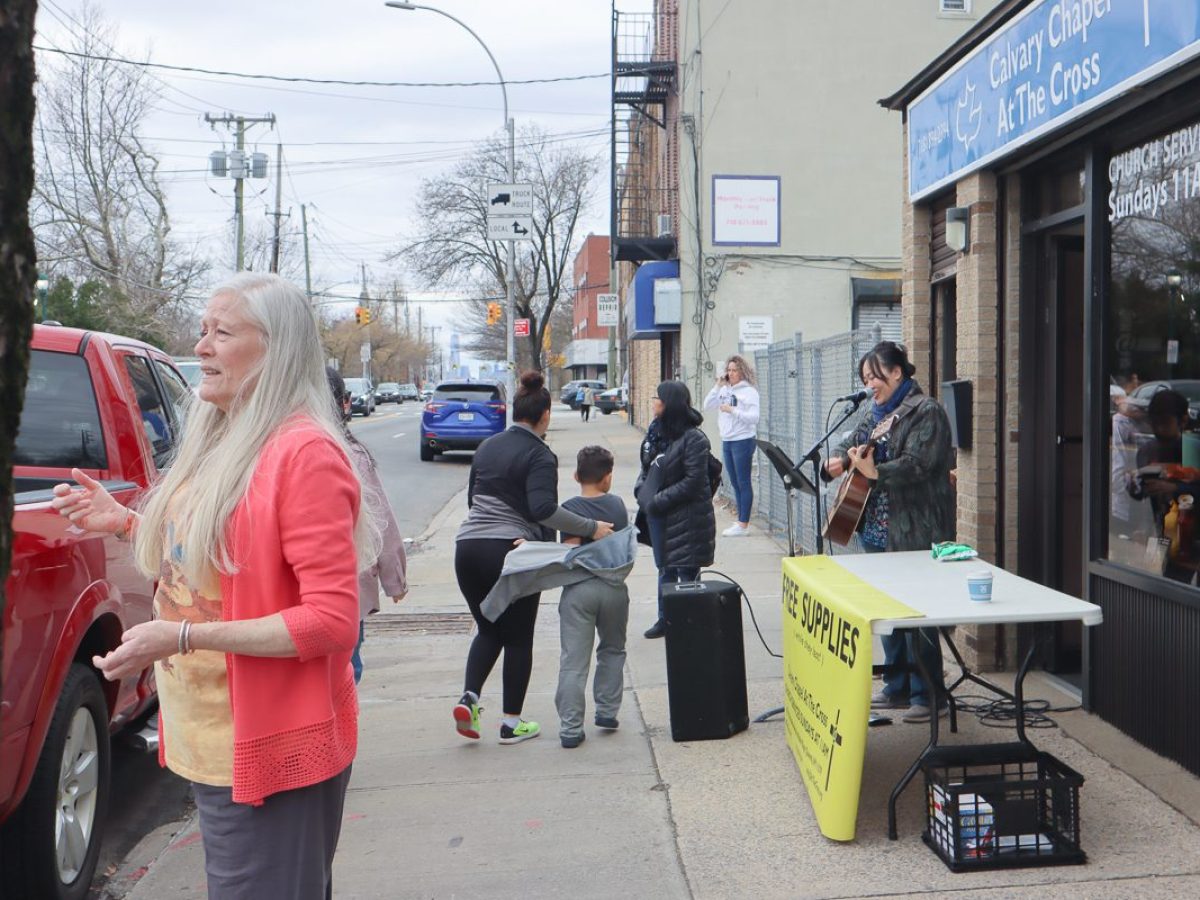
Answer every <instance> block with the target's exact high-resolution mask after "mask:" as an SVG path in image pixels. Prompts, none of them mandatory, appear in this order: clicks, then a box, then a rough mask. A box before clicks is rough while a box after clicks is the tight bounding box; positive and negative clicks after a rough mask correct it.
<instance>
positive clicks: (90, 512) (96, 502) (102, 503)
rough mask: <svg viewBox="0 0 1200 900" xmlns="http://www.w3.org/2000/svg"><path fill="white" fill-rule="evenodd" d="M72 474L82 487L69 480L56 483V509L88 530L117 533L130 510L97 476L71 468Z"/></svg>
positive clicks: (54, 506)
mask: <svg viewBox="0 0 1200 900" xmlns="http://www.w3.org/2000/svg"><path fill="white" fill-rule="evenodd" d="M71 477H72V478H74V479H75V481H77V482H78V483H79V485H80V486H79V487H72V486H71V485H69V484H56V485H55V486H54V499H53V500H51V501H50V506H51V507H53V508H54V509H57V510H58V512H59V514H60V515H63V516H66V517H67V518H68V519H70V520H71V524H72V525H77V526H79V527H80V528H82V529H84V530H85V531H98V532H101V533H103V534H116V533H117V532H118V531H120V530H121V526H122V525H124V524H125V516H126V514H127V513H128V510H127V509H126V508H125V507H124V506H122V505H121V504H120V503H118V502H117V501H116V500H114V499H113V496H112V494H110V493H109V492H108V491H106V490H105V489H104V486H103V485H102V484H100V482H98V481H96V479H94V478H91V477H89V476H88V475H85V474H84V473H83V472H81V471H79V469H72V470H71Z"/></svg>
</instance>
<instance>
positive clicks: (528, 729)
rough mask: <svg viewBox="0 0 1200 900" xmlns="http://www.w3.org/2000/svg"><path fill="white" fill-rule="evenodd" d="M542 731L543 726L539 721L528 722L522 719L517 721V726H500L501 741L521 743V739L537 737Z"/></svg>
mask: <svg viewBox="0 0 1200 900" xmlns="http://www.w3.org/2000/svg"><path fill="white" fill-rule="evenodd" d="M541 733H542V729H541V726H539V725H538V723H537V722H526V721H525V720H524V719H522V720H521V721H520V722H518V723H517V727H516V728H510V727H509V726H507V725H501V726H500V743H502V744H519V743H521V741H527V740H529V739H530V738H535V737H537V736H538V735H539V734H541Z"/></svg>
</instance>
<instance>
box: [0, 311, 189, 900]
mask: <svg viewBox="0 0 1200 900" xmlns="http://www.w3.org/2000/svg"><path fill="white" fill-rule="evenodd" d="M190 398H191V388H190V387H189V386H188V383H187V381H185V380H184V377H183V376H182V375H181V374H180V373H179V371H178V370H177V369H176V368H175V366H174V364H173V362H172V360H171V358H170V357H169V356H167V355H166V354H165V353H162V352H161V351H159V350H157V349H155V348H154V347H151V346H149V345H148V344H144V343H142V342H140V341H136V340H132V339H129V338H122V337H116V336H113V335H107V334H100V333H96V332H87V331H80V330H78V329H74V328H62V327H49V326H45V325H35V326H34V330H33V341H32V343H31V352H30V370H29V381H28V384H27V385H26V388H25V403H24V409H23V410H22V412H21V421H20V427H19V430H18V433H17V438H16V448H15V451H14V456H13V482H14V484H13V487H14V489H15V497H14V501H15V506H14V511H13V512H14V514H13V545H12V568H11V571H10V573H9V576H8V580H7V581H6V582H5V588H4V589H5V595H6V597H7V604H6V606H5V608H4V612H3V615H4V631H3V642H4V643H3V648H2V652H3V660H4V685H3V695H2V696H0V707H2V709H3V715H2V716H0V892H2V893H3V894H4V896H5V897H14V898H15V897H39V898H42V897H49V898H60V900H61V898H74V900H78V898H83V897H85V896H86V895H87V894H88V892H89V889H90V887H91V882H92V878H93V875H94V872H95V868H96V860H97V858H98V854H99V851H100V843H101V841H102V840H103V835H104V829H105V818H106V816H107V814H108V807H109V797H110V791H111V785H110V781H109V766H110V758H111V755H110V736H111V735H112V734H114V733H115V732H117V731H118V730H120V729H122V728H124V727H126V726H129V725H131V724H135V723H137V722H139V721H140V720H141V718H142V717H143V715H144V714H145V713H146V712H148V711H149V710H150V708H151V707H152V705H153V703H154V702H155V699H156V695H155V685H154V669H153V667H149V668H146V669H144V670H142V671H141V672H138V673H137V674H135V675H131V676H129V677H127V678H124V679H122V680H121V681H120V682H117V683H110V682H107V681H105V680H104V679H103V678H102V677H101V676H100V674H99V673H98V672H97V671H96V669H95V668H94V667H93V666H92V657H93V656H97V655H99V656H103V655H104V654H106V653H108V652H109V651H110V650H113V649H115V648H116V647H117V646H118V645H119V644H120V643H121V635H122V633H123V632H125V631H126V630H127V629H129V628H131V627H132V626H134V625H136V624H138V623H140V622H147V621H149V620H150V618H151V614H152V600H153V594H154V581H153V580H152V579H150V578H147V577H146V576H144V575H142V574H141V572H139V571H138V569H137V567H136V566H135V565H134V563H133V557H132V548H131V546H130V545H129V544H127V543H122V542H119V541H117V539H116V538H115V537H112V536H110V535H98V534H93V533H88V532H84V531H82V530H80V529H79V528H77V527H75V526H73V525H72V524H71V523H70V522H69V521H67V520H66V519H64V518H63V517H61V516H60V515H58V513H57V512H55V511H54V510H53V509H52V508H51V507H50V500H51V499H52V496H53V495H52V493H51V488H52V487H53V486H54V485H56V484H58V483H60V482H70V481H71V469H72V468H73V467H74V468H79V469H82V470H83V471H84V472H86V473H87V474H88V475H90V476H91V477H93V478H95V479H97V480H99V481H101V482H102V483H103V484H104V485H105V487H106V488H107V489H108V490H109V492H111V493H112V495H113V496H114V497H115V498H116V499H117V502H119V503H122V504H126V505H129V506H133V505H136V504H137V502H138V501H139V499H140V498H141V496H142V494H143V493H144V492H145V490H146V488H147V486H148V485H149V484H150V483H151V482H152V481H154V479H156V478H157V477H158V475H159V472H160V471H161V470H162V469H163V468H165V467H166V465H167V464H168V462H169V461H170V459H171V456H172V454H173V452H174V450H175V445H176V441H177V439H178V436H179V434H180V432H181V429H182V427H183V410H184V409H185V408H186V404H187V402H188V401H189V400H190Z"/></svg>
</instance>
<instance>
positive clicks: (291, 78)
mask: <svg viewBox="0 0 1200 900" xmlns="http://www.w3.org/2000/svg"><path fill="white" fill-rule="evenodd" d="M33 49H34V50H41V51H42V52H44V53H61V54H63V55H64V56H77V57H80V58H81V59H91V60H96V61H97V62H115V63H122V64H124V65H129V66H142V67H143V68H147V69H167V70H169V71H172V72H196V73H198V74H200V75H221V76H225V77H229V78H246V79H251V80H256V81H285V82H290V83H295V84H336V85H342V86H345V87H412V88H430V87H495V86H497V85H498V84H500V82H498V81H349V80H346V79H343V78H311V77H308V76H300V75H262V74H258V73H251V72H228V71H224V70H221V69H204V68H200V67H199V66H173V65H170V64H168V63H155V62H149V61H141V60H136V59H125V58H124V57H120V56H100V55H98V54H92V53H80V52H78V51H75V50H60V49H59V48H57V47H39V46H38V45H37V44H34V45H33ZM611 77H612V73H611V72H597V73H595V74H593V75H559V76H555V77H552V78H517V79H506V80H505V82H504V83H505V84H555V83H557V82H563V81H588V80H592V79H597V78H611Z"/></svg>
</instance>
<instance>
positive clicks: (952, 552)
mask: <svg viewBox="0 0 1200 900" xmlns="http://www.w3.org/2000/svg"><path fill="white" fill-rule="evenodd" d="M930 550H932V551H933V558H934V559H936V560H937V561H938V562H955V561H956V560H960V559H975V557H977V556H978V555H979V551H977V550H976V549H975V548H974V547H972V546H970V545H969V544H956V543H954V541H942V542H941V543H940V544H933V545H931V547H930Z"/></svg>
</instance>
